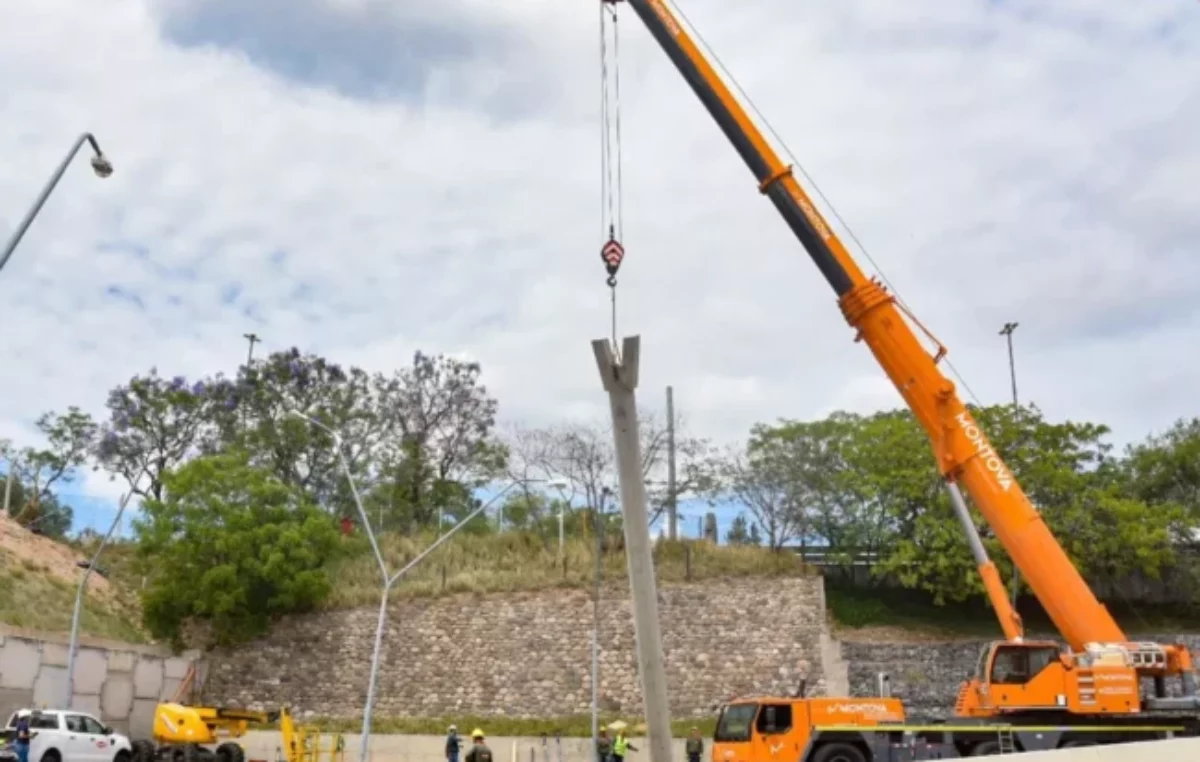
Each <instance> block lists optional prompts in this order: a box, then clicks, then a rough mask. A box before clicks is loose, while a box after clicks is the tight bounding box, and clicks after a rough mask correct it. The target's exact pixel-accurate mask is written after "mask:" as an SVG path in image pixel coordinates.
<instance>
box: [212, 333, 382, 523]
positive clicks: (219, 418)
mask: <svg viewBox="0 0 1200 762" xmlns="http://www.w3.org/2000/svg"><path fill="white" fill-rule="evenodd" d="M385 392H386V390H385V389H383V388H381V385H380V382H379V381H377V380H373V379H372V378H371V377H370V376H369V375H368V374H367V373H366V372H365V371H363V370H361V369H359V368H350V369H349V370H347V369H344V368H342V367H341V366H340V365H338V364H336V363H333V362H330V361H329V360H327V359H326V358H324V357H321V356H319V355H315V354H302V353H301V352H300V350H298V349H296V348H294V347H293V348H291V349H288V350H284V351H280V352H274V353H272V354H270V355H268V356H267V357H265V358H263V359H261V360H256V361H255V362H254V363H253V364H252V365H243V366H242V367H241V368H240V369H239V371H238V376H237V378H236V380H228V379H224V378H221V377H217V378H215V379H213V380H212V381H210V382H209V394H210V396H211V398H212V400H213V404H212V407H211V408H210V410H211V411H212V415H213V417H214V422H215V424H216V431H217V441H216V443H215V446H214V447H212V448H210V449H212V450H217V449H229V448H234V449H239V450H243V451H245V452H247V453H248V454H249V457H250V459H251V462H252V463H253V464H254V465H255V466H258V467H261V468H265V469H267V470H269V471H271V472H272V473H273V474H275V476H276V477H277V478H278V479H279V480H280V481H282V482H284V483H286V484H290V485H293V486H295V487H298V488H300V489H303V490H305V491H306V492H307V493H308V494H309V495H310V496H311V498H312V499H313V500H314V501H315V502H316V503H317V504H318V505H321V506H322V507H324V508H325V509H326V510H327V511H329V512H331V513H333V514H335V515H339V516H341V515H353V514H354V502H353V499H352V496H351V495H350V491H349V487H348V485H347V484H346V481H345V477H344V475H343V472H342V468H341V464H340V463H339V461H338V451H337V449H336V447H335V446H334V443H333V438H332V437H331V436H330V435H329V433H328V432H327V431H325V430H324V429H322V428H320V427H319V426H312V425H311V424H309V423H308V422H307V421H305V420H303V419H301V418H297V417H296V416H294V415H293V412H298V413H302V414H304V415H306V416H309V417H310V418H312V419H314V420H316V421H319V422H320V423H321V424H323V425H324V426H327V427H328V428H329V429H331V430H333V431H336V432H337V433H338V436H339V437H341V439H342V452H343V454H344V456H345V458H346V461H347V463H348V464H349V466H350V470H351V472H352V473H353V474H354V475H355V477H356V478H358V479H360V480H364V479H366V478H367V477H368V476H369V475H370V473H371V472H372V470H373V469H376V468H377V464H378V461H379V458H380V456H381V455H382V450H383V447H384V445H385V444H386V443H387V442H388V440H389V438H390V437H391V436H392V435H393V434H394V430H393V428H392V426H391V423H390V422H389V421H388V419H387V418H386V417H385V416H384V415H382V409H381V404H382V398H383V395H384V394H385Z"/></svg>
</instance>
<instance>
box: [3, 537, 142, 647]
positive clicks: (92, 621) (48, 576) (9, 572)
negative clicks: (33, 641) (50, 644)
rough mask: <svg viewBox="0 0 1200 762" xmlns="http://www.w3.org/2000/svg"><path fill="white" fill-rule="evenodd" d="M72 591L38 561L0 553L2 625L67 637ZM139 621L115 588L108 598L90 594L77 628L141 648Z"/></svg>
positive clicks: (72, 606)
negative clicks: (136, 644) (138, 645)
mask: <svg viewBox="0 0 1200 762" xmlns="http://www.w3.org/2000/svg"><path fill="white" fill-rule="evenodd" d="M79 573H80V574H82V573H83V572H82V570H80V571H79ZM113 587H114V588H115V587H116V586H113ZM76 589H77V588H76V585H74V584H72V583H71V582H69V581H68V580H67V579H64V577H63V576H60V575H57V574H53V573H51V572H50V571H48V570H47V568H46V567H45V566H44V565H42V564H40V563H38V562H37V561H36V560H32V559H28V558H26V559H20V560H18V559H16V558H13V557H12V556H10V555H7V554H3V553H0V623H3V624H7V625H11V626H13V627H21V628H28V629H31V630H40V631H44V632H69V631H70V629H71V613H72V611H74V608H75V592H76ZM139 619H140V615H139V614H138V612H137V609H136V606H134V605H132V604H131V602H130V600H129V598H128V597H126V596H125V595H122V593H121V592H118V591H117V590H116V589H114V590H113V594H112V595H97V594H96V593H89V594H88V596H87V597H86V599H85V601H84V607H83V611H82V616H81V617H80V625H79V628H80V631H81V632H83V633H84V634H85V635H91V636H94V637H98V638H109V639H112V640H122V641H125V642H130V643H141V642H144V641H145V640H146V636H145V634H144V633H143V632H142V629H141V626H140V624H139Z"/></svg>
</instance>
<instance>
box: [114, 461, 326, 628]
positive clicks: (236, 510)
mask: <svg viewBox="0 0 1200 762" xmlns="http://www.w3.org/2000/svg"><path fill="white" fill-rule="evenodd" d="M142 514H143V515H142V517H141V518H139V519H138V520H137V521H136V522H135V524H134V532H135V537H136V539H137V548H138V555H139V559H140V561H141V566H142V570H143V572H144V573H145V574H146V575H147V583H146V587H145V589H144V591H143V601H142V602H143V611H144V617H145V623H146V626H147V628H148V629H149V631H150V632H151V633H152V634H153V635H155V636H156V637H159V638H163V639H168V640H171V641H173V642H176V643H179V642H180V641H181V639H182V638H183V635H184V632H185V628H186V627H187V626H189V625H193V624H199V625H201V626H202V627H207V628H211V635H212V638H213V640H214V641H215V642H217V643H230V642H235V641H238V640H242V639H245V638H248V637H252V636H254V635H257V634H259V633H261V632H263V631H264V629H265V628H266V626H267V624H268V623H269V621H270V619H271V618H272V617H273V616H276V615H279V614H285V613H292V612H299V611H306V610H309V609H312V608H313V607H314V606H316V605H317V604H318V603H320V601H321V600H322V599H323V598H324V597H325V596H326V595H327V594H328V593H329V591H330V588H331V583H330V580H329V577H328V575H327V573H326V570H325V564H326V562H327V561H329V560H330V558H331V557H332V556H333V555H334V553H335V552H336V551H337V549H338V547H339V535H338V532H337V529H336V527H335V524H334V522H333V521H332V520H331V518H330V517H329V515H328V514H326V513H324V512H322V511H321V510H320V509H318V508H317V507H316V506H315V505H313V503H312V502H311V501H310V499H309V498H308V497H307V496H306V495H305V493H304V492H303V491H301V490H299V489H296V488H295V487H294V486H291V485H288V484H286V483H285V482H283V481H282V480H280V479H279V478H278V477H277V476H276V475H274V474H273V473H271V472H270V471H269V470H267V469H264V468H260V467H256V466H254V465H252V464H251V463H250V462H249V458H248V456H247V455H246V454H244V453H240V452H231V453H223V454H219V455H211V456H203V457H199V458H196V459H194V460H191V461H189V462H188V463H186V464H184V465H183V466H182V467H180V468H178V469H176V470H174V471H169V472H167V474H166V475H165V477H164V496H163V498H162V499H161V500H156V499H151V500H147V501H146V502H145V503H143V505H142Z"/></svg>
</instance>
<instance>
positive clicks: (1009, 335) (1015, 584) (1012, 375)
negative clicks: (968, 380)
mask: <svg viewBox="0 0 1200 762" xmlns="http://www.w3.org/2000/svg"><path fill="white" fill-rule="evenodd" d="M1017 325H1019V324H1018V323H1015V322H1014V323H1005V324H1004V327H1003V328H1001V329H1000V335H1001V336H1003V337H1004V338H1005V339H1007V341H1008V376H1009V380H1010V381H1011V382H1012V404H1013V423H1014V424H1017V423H1019V416H1020V414H1021V406H1020V404H1019V403H1018V402H1017V366H1016V363H1015V362H1014V361H1013V331H1015V330H1017ZM1020 433H1021V429H1020V427H1019V426H1018V427H1017V435H1018V436H1020ZM1009 467H1010V468H1011V467H1012V464H1010V465H1009ZM1020 590H1021V572H1020V571H1018V570H1017V567H1016V564H1013V573H1012V605H1013V608H1014V609H1015V608H1016V607H1017V594H1018V593H1019V592H1020Z"/></svg>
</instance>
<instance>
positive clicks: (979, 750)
mask: <svg viewBox="0 0 1200 762" xmlns="http://www.w3.org/2000/svg"><path fill="white" fill-rule="evenodd" d="M999 753H1000V742H999V741H982V742H980V743H977V744H975V746H974V747H972V749H971V756H972V757H990V756H992V755H993V754H999Z"/></svg>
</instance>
